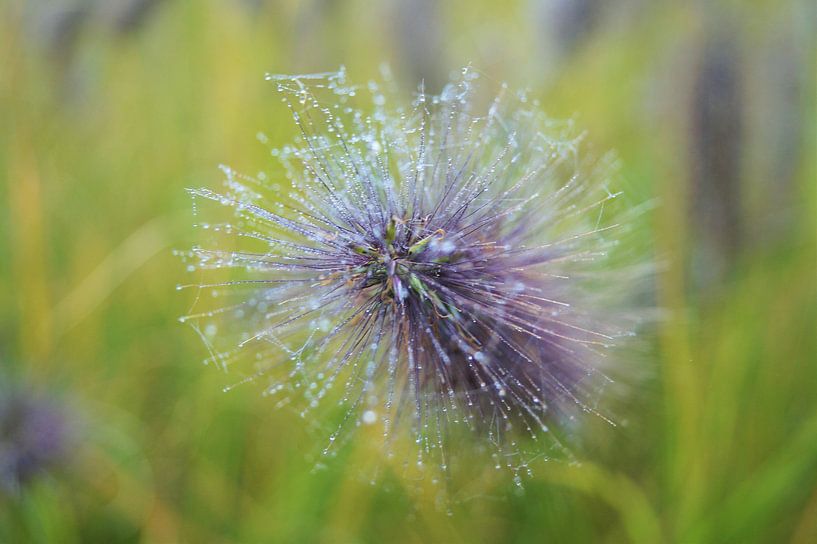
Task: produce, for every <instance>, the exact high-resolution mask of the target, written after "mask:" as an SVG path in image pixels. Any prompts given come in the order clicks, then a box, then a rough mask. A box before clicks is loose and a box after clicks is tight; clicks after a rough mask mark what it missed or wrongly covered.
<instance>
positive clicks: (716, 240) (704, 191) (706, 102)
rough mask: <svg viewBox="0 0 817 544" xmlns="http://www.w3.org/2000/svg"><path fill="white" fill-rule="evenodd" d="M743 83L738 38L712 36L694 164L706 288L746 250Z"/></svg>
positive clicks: (696, 118)
mask: <svg viewBox="0 0 817 544" xmlns="http://www.w3.org/2000/svg"><path fill="white" fill-rule="evenodd" d="M742 83H743V81H742V73H741V62H740V57H739V53H738V48H737V45H736V44H735V42H734V35H733V34H732V33H731V32H729V30H728V29H726V28H724V29H720V30H718V31H715V32H713V34H712V35H711V36H710V37H709V38H708V40H707V42H706V44H705V45H704V48H703V50H702V51H701V56H700V58H699V64H698V67H697V71H696V74H695V80H694V88H693V97H692V111H691V138H690V145H691V148H690V163H689V164H690V175H691V177H692V183H691V187H692V191H691V197H692V202H691V212H692V217H691V218H690V221H691V223H692V225H693V231H694V232H696V238H695V239H696V248H695V249H696V255H695V260H694V265H695V270H694V275H695V276H696V279H697V280H698V283H699V284H700V285H702V286H704V287H705V286H712V285H718V284H720V283H721V281H722V280H723V279H724V276H725V275H726V274H728V273H729V271H730V270H731V269H732V267H733V265H734V261H735V259H736V257H737V254H738V250H739V248H740V245H741V232H742V225H741V216H742V208H741V205H742V201H741V195H742V191H741V179H742V178H741V159H742V149H743V128H744V127H743V125H744V114H743V85H742Z"/></svg>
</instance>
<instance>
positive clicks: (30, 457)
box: [0, 385, 70, 494]
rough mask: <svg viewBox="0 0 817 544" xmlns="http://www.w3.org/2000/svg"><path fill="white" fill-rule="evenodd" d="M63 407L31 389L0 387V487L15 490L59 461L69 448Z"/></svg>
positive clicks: (62, 459) (63, 457) (9, 490)
mask: <svg viewBox="0 0 817 544" xmlns="http://www.w3.org/2000/svg"><path fill="white" fill-rule="evenodd" d="M69 434H70V430H69V425H68V421H67V420H66V416H65V413H64V411H63V410H62V409H61V407H60V406H57V405H56V404H54V403H52V402H51V401H49V400H48V399H45V398H43V397H41V396H39V395H37V394H36V393H34V392H33V391H31V390H28V389H18V388H13V387H11V386H10V385H4V386H2V387H0V491H4V492H6V493H11V494H14V493H17V492H18V490H19V489H20V488H21V487H22V486H24V485H25V484H26V483H27V482H29V481H30V480H32V479H33V478H34V477H36V476H37V475H39V474H42V473H44V472H46V471H48V470H50V469H52V468H54V467H56V466H58V465H60V464H61V463H62V462H63V461H64V460H65V459H66V456H67V453H68V449H69V447H68V446H69V445H68V442H69Z"/></svg>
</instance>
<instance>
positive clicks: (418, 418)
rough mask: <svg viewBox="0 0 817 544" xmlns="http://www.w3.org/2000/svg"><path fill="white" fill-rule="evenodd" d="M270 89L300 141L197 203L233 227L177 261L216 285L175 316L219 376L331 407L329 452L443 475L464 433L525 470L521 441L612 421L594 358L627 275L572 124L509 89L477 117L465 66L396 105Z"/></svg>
mask: <svg viewBox="0 0 817 544" xmlns="http://www.w3.org/2000/svg"><path fill="white" fill-rule="evenodd" d="M268 79H269V80H271V81H272V82H273V84H274V85H276V87H277V91H278V92H279V94H280V96H281V97H282V100H283V102H284V103H285V104H286V105H287V106H288V107H289V109H290V110H291V113H292V115H293V117H294V120H295V125H296V126H297V128H298V131H299V136H298V138H297V139H296V140H295V141H294V142H293V143H291V144H288V145H285V146H283V147H273V148H272V149H271V153H272V155H273V156H274V157H276V158H277V159H278V160H279V161H280V163H281V164H282V165H283V168H282V169H281V171H280V172H276V173H275V174H273V175H267V174H266V173H259V174H258V175H256V176H243V175H240V174H238V173H236V172H235V171H233V170H232V169H230V168H224V172H225V174H226V182H225V187H226V189H225V190H224V191H222V192H215V191H211V190H209V189H194V190H191V194H192V195H193V196H194V207H195V209H196V213H197V216H199V217H201V216H202V215H204V214H205V212H204V211H203V210H202V209H201V208H202V207H203V206H204V205H205V203H215V204H217V205H220V206H223V207H226V209H228V210H231V212H232V215H233V216H232V217H231V218H230V219H229V221H225V222H222V223H199V226H200V227H201V228H202V229H204V230H206V231H208V232H210V233H212V236H211V237H210V240H209V242H208V244H209V245H208V246H207V247H203V248H195V249H193V250H192V251H191V252H186V253H185V254H184V255H185V257H186V258H187V259H188V262H189V268H190V269H191V270H200V271H202V272H201V273H202V274H205V273H206V274H214V275H215V276H214V279H213V281H202V282H201V283H195V284H191V285H190V286H188V287H194V288H196V289H197V291H198V295H197V297H196V300H197V306H196V308H195V310H194V311H192V312H191V313H190V314H189V315H187V316H185V317H183V318H182V320H183V321H185V322H188V323H190V324H192V325H193V327H194V329H195V330H196V331H197V332H198V333H199V334H200V336H201V337H202V338H203V339H204V341H205V343H206V344H207V346H208V348H209V350H210V357H209V358H208V362H211V363H215V364H218V365H220V366H222V367H224V368H239V369H241V371H242V372H245V373H246V378H245V380H244V381H249V380H254V379H257V378H259V377H261V376H269V378H270V385H269V386H268V388H267V392H268V393H269V394H270V395H272V396H275V397H276V398H277V399H278V404H279V405H287V404H292V405H296V406H297V408H296V410H297V411H298V413H299V414H301V415H302V416H304V417H306V416H307V415H308V414H310V413H311V411H312V410H314V409H316V408H317V407H318V406H320V405H321V404H322V403H324V402H325V399H327V398H331V399H333V400H332V402H333V403H335V404H336V403H338V402H339V403H340V404H341V405H342V406H343V407H344V414H345V415H344V417H342V418H341V421H340V422H339V424H338V425H337V427H334V428H333V430H332V431H330V433H329V437H328V446H327V448H326V450H325V452H326V453H331V452H332V451H333V448H334V447H335V443H336V439H337V438H338V437H339V436H340V435H341V433H342V432H343V431H344V429H346V428H349V427H355V426H360V425H379V426H381V427H382V431H383V437H384V442H385V444H386V445H387V449H388V448H389V447H390V446H389V445H390V444H391V443H392V442H393V440H394V437H395V436H397V435H398V430H399V429H400V428H408V429H411V430H412V432H411V433H410V435H411V436H412V437H414V440H415V442H416V443H417V445H418V448H417V450H418V459H419V462H421V463H422V462H423V459H424V458H425V457H428V456H431V455H436V454H438V455H437V456H438V458H440V459H441V460H442V461H441V463H442V466H443V467H444V468H445V464H446V462H447V461H446V460H445V459H446V454H445V449H446V442H447V441H448V440H449V438H448V437H449V436H450V435H451V434H452V433H454V432H457V431H456V430H457V429H468V430H470V431H471V432H472V434H474V435H475V436H478V437H484V438H485V439H486V440H487V441H488V443H490V444H492V445H493V447H494V449H495V451H496V452H498V453H497V454H495V457H496V458H497V459H498V460H499V461H498V463H497V464H498V466H500V465H507V466H518V465H519V463H520V460H519V459H518V458H514V451H515V450H514V448H518V447H519V446H518V443H519V441H520V440H523V439H524V440H528V439H532V440H533V441H534V442H536V443H547V444H548V445H549V446H552V445H555V444H558V440H557V439H556V438H555V435H556V434H558V433H554V432H552V429H551V427H552V426H553V425H554V423H558V424H559V425H561V426H564V425H565V424H567V425H572V423H571V422H573V421H574V420H575V419H576V415H577V414H580V413H593V414H596V415H598V416H599V417H604V416H603V415H602V414H601V413H600V412H599V411H598V410H597V409H596V408H595V402H596V399H597V396H598V392H599V389H600V388H601V387H603V386H604V384H606V383H608V382H609V379H608V378H607V377H606V375H605V373H604V368H603V361H605V356H606V353H607V352H608V351H609V349H608V348H610V347H611V346H614V345H615V344H616V341H617V339H618V338H620V337H622V336H626V335H629V334H630V331H631V330H632V320H631V319H630V318H629V317H628V316H627V315H625V313H624V312H623V311H622V312H620V313H616V308H619V307H623V305H621V304H620V303H621V302H622V301H625V300H626V299H627V297H628V293H629V290H630V287H629V282H630V278H631V276H628V275H627V274H623V273H621V271H620V269H619V267H617V266H613V264H614V263H615V262H616V261H615V258H613V257H611V251H613V250H614V247H615V246H616V245H617V244H618V242H619V241H620V240H621V239H622V238H621V236H619V234H620V232H621V224H620V222H618V221H617V220H616V216H617V213H614V208H616V206H615V204H616V203H615V202H614V200H615V199H616V197H617V196H618V194H617V193H615V192H612V191H611V190H610V189H609V188H608V181H609V175H610V169H611V161H610V160H607V159H605V160H601V161H597V162H596V163H590V162H585V161H582V160H580V158H579V155H578V152H577V150H578V143H579V139H580V138H579V137H578V136H577V135H576V133H575V131H574V129H573V127H572V124H571V123H569V122H567V123H560V122H554V121H552V120H549V119H548V118H547V117H545V116H544V115H543V114H542V113H540V112H539V111H538V107H539V105H538V103H536V102H535V101H532V100H530V99H529V98H528V97H527V96H526V95H525V94H522V93H520V94H512V93H510V92H509V91H508V90H507V89H505V88H504V87H503V88H502V89H501V90H500V92H499V94H498V96H496V98H495V99H494V100H492V101H489V102H487V103H486V104H485V107H484V108H480V107H479V106H478V104H479V97H478V94H479V93H478V92H477V89H478V87H477V86H476V85H475V82H476V79H477V75H476V73H475V72H474V71H472V70H470V69H465V70H463V72H462V74H461V75H460V77H458V78H457V79H456V80H455V81H453V82H452V83H450V84H449V85H448V86H446V87H445V89H444V90H443V91H442V92H441V94H440V95H436V96H428V95H426V94H425V93H423V92H422V90H421V91H420V92H419V93H418V94H417V95H416V97H415V99H414V100H413V101H412V102H411V104H410V105H408V106H406V107H401V106H399V105H397V106H393V105H392V104H391V103H392V102H397V103H398V104H399V100H397V99H395V98H394V97H395V96H396V95H397V93H396V91H394V90H393V89H390V88H389V87H390V79H389V78H388V77H385V78H384V80H385V83H377V82H371V83H369V84H368V85H367V86H354V85H350V84H349V83H348V82H347V79H346V73H345V72H344V71H343V70H341V71H339V72H337V73H329V74H316V75H303V76H268ZM363 95H369V96H370V97H371V105H367V106H365V108H366V109H359V108H358V107H357V106H355V103H356V101H357V100H358V99H360V98H361V97H362V96H363ZM260 139H261V140H262V141H265V142H266V141H267V138H266V137H265V136H263V135H260ZM182 287H185V286H182ZM211 301H215V302H211ZM201 306H204V308H201ZM296 399H302V402H293V401H295V400H296ZM523 437H527V438H523Z"/></svg>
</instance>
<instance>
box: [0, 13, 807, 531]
mask: <svg viewBox="0 0 817 544" xmlns="http://www.w3.org/2000/svg"><path fill="white" fill-rule="evenodd" d="M815 33H817V8H815V5H814V4H813V3H811V2H808V1H802V2H800V1H787V0H783V1H771V0H768V1H764V0H759V1H755V2H714V1H713V2H708V1H707V2H705V1H698V2H670V1H667V0H621V1H618V2H606V1H603V0H508V1H506V2H490V1H487V0H456V1H450V2H436V1H434V0H383V1H379V2H373V1H368V0H350V1H341V0H305V1H302V2H297V1H295V0H269V1H263V0H255V1H252V0H245V1H240V0H220V1H216V0H213V1H201V2H193V1H189V0H188V1H181V0H164V1H161V0H153V1H151V0H54V1H48V2H46V1H30V2H15V1H8V0H6V1H2V2H0V380H1V381H2V387H0V396H2V397H3V398H2V399H0V542H3V543H18V542H49V543H50V542H106V543H114V542H151V543H152V542H158V543H164V542H223V543H227V542H298V543H308V542H340V543H347V542H348V543H358V542H359V543H369V542H371V543H375V542H377V543H379V542H441V543H448V542H451V543H457V542H463V543H469V544H470V543H475V542H509V543H515V542H627V541H632V542H646V543H660V542H718V543H721V542H723V543H730V542H734V543H745V542H775V543H776V542H792V543H798V544H806V543H810V542H817V287H816V286H817V221H816V220H815V218H817V168H815V156H816V153H815V152H817V147H816V146H817V140H816V138H815V135H816V134H817V117H816V116H817V112H816V110H815V97H816V96H817V94H816V93H815V66H817V62H816V61H817V56H815V53H816V51H817V50H815V41H814V40H815V39H814V35H815ZM383 62H387V63H389V64H390V65H391V68H392V71H393V73H394V74H395V76H396V78H397V80H398V81H399V82H400V84H401V86H402V87H403V88H404V89H406V92H407V94H408V93H409V92H410V91H411V90H413V89H415V88H416V86H417V84H418V82H419V81H420V80H424V81H425V84H426V88H427V89H429V90H431V91H434V90H439V89H440V88H441V86H442V85H443V84H444V82H445V81H446V79H447V77H448V74H449V72H451V70H456V69H457V68H458V67H461V66H463V65H464V64H467V63H471V64H472V65H473V66H474V67H475V68H476V69H478V70H479V71H480V72H482V73H483V74H484V76H485V77H486V78H487V79H488V80H489V81H496V82H499V81H507V82H508V84H509V85H510V86H511V87H512V88H513V87H527V88H530V89H531V93H532V95H534V96H536V97H538V98H539V99H540V100H541V103H542V105H543V106H542V107H543V108H544V109H545V111H546V112H547V113H548V114H550V115H551V116H553V117H557V118H566V117H572V118H575V119H576V122H577V124H578V126H580V127H583V128H585V129H587V131H588V133H589V138H588V142H589V146H590V149H591V150H596V151H599V152H603V151H606V150H609V149H615V150H617V152H618V154H619V156H620V157H621V162H622V165H623V166H622V171H621V178H622V179H623V180H624V181H625V182H626V185H627V188H628V189H627V190H628V193H629V195H631V197H632V198H633V200H634V201H636V202H638V201H648V200H651V199H656V201H657V203H658V205H657V206H656V207H655V209H654V211H653V212H650V213H647V214H645V215H644V216H643V220H642V223H643V224H641V225H639V229H638V232H639V236H641V237H642V238H643V240H644V241H645V243H646V245H650V246H651V247H654V248H655V254H656V256H657V261H658V263H659V267H658V274H657V280H656V285H655V288H654V292H655V301H656V305H657V307H659V308H660V309H661V312H660V313H659V317H658V319H657V320H655V325H654V327H651V328H648V330H646V331H645V332H644V335H643V337H642V343H643V346H642V347H641V348H640V349H641V352H642V353H641V355H640V356H639V357H638V364H639V365H640V366H641V368H642V370H643V372H642V374H643V377H642V378H641V379H640V380H639V381H638V383H637V386H636V387H633V388H632V390H631V392H630V398H629V400H628V402H627V403H626V406H625V407H624V409H623V412H622V413H621V414H619V415H620V416H621V420H622V421H624V422H625V423H626V424H625V425H622V426H620V427H618V428H615V429H608V428H606V427H600V428H598V429H596V427H593V428H592V431H593V436H591V437H590V438H586V439H584V440H583V441H582V442H583V443H586V444H588V445H587V446H586V447H584V449H583V450H582V452H581V457H582V458H583V459H584V462H583V463H582V464H581V465H573V464H567V463H561V462H551V463H546V464H544V465H543V466H542V467H539V468H537V470H536V472H535V474H534V476H533V477H532V478H530V479H529V480H528V481H526V482H525V485H524V488H523V489H521V490H520V489H519V488H518V487H517V486H515V485H514V484H513V482H512V481H511V478H510V477H509V476H507V475H503V474H501V473H497V471H495V470H493V468H491V467H483V466H480V465H478V464H477V465H475V466H474V467H473V472H472V474H471V475H470V477H469V478H468V480H467V481H461V482H453V483H452V492H451V495H452V497H453V500H450V501H443V502H442V503H441V501H440V500H439V497H438V494H437V493H436V492H434V491H433V490H429V489H428V487H429V486H426V485H424V484H422V483H421V484H419V485H418V484H417V483H416V482H413V483H408V482H405V481H402V480H401V478H400V477H399V476H397V475H395V474H390V473H389V472H388V470H386V471H385V474H384V476H383V478H382V479H381V480H380V481H378V482H377V483H375V484H374V485H372V484H370V483H369V482H368V481H365V480H364V479H363V478H360V477H358V471H357V470H356V469H353V468H350V467H352V466H354V463H355V462H357V463H360V459H361V458H362V459H364V460H365V459H366V455H369V456H371V455H373V454H371V453H366V451H365V450H366V447H367V446H366V445H365V441H363V442H364V443H363V444H360V443H358V444H357V445H356V446H352V447H351V451H350V453H348V455H341V456H339V457H338V458H337V459H335V460H333V462H331V463H329V464H328V465H327V466H326V467H325V468H324V469H323V470H320V471H315V470H314V466H313V465H314V462H313V461H311V460H309V456H310V453H312V452H314V450H315V449H316V448H318V447H319V444H320V442H319V438H321V437H316V436H315V434H314V433H310V432H309V430H308V429H305V428H304V425H303V422H302V421H300V420H297V419H296V418H293V417H292V415H291V414H290V413H287V412H286V411H276V410H273V409H272V406H271V403H270V401H269V399H265V398H263V397H262V396H261V394H260V391H261V388H260V387H254V386H252V385H250V386H247V387H241V388H238V389H235V390H233V391H232V392H230V393H223V392H222V388H223V387H224V386H225V385H229V384H230V383H232V382H233V381H235V380H234V379H232V380H231V377H230V376H225V375H224V374H223V373H221V372H219V371H218V370H216V369H214V368H210V367H204V366H202V365H201V360H202V359H203V358H204V356H205V353H204V348H203V346H202V345H201V344H200V342H199V340H198V339H197V338H196V337H195V335H194V334H193V333H192V332H191V331H190V330H189V329H188V328H185V327H183V326H181V325H179V323H178V322H177V317H178V316H180V315H182V314H183V313H185V311H186V310H187V308H188V307H189V305H190V300H189V297H187V296H185V293H177V292H176V291H175V289H174V287H175V285H176V284H177V283H180V282H185V281H189V278H187V277H186V273H185V272H184V266H183V265H182V264H181V263H180V261H179V260H178V259H177V258H175V257H174V256H173V255H172V250H173V249H186V248H188V247H190V245H191V244H192V243H194V241H195V240H196V233H195V232H194V230H193V228H192V223H193V218H192V214H191V207H190V201H189V199H188V197H187V196H186V194H185V192H184V188H185V187H189V186H201V185H204V186H210V187H217V186H218V184H219V183H220V181H221V175H220V172H219V171H218V169H217V165H218V164H220V163H228V164H230V165H231V166H233V167H234V168H236V169H238V170H242V171H246V172H249V173H254V172H257V171H259V170H262V169H267V168H270V166H271V164H272V163H271V158H270V157H269V153H268V149H267V147H266V146H264V145H261V144H259V143H258V142H257V140H256V133H257V132H259V131H264V132H265V133H266V134H267V135H268V136H269V137H270V139H271V140H272V141H273V142H283V141H286V140H287V139H288V138H290V137H292V136H293V135H294V133H295V129H294V126H293V125H292V123H291V119H290V117H289V114H288V113H287V111H286V110H285V109H284V108H282V107H281V105H280V103H279V101H278V98H277V96H276V95H275V93H274V89H273V88H272V87H271V84H270V83H267V82H265V81H264V80H263V76H264V73H265V72H277V73H300V72H315V71H326V70H333V69H335V68H337V67H338V66H339V65H341V64H343V65H345V66H346V67H347V69H348V71H349V73H350V77H351V79H352V80H356V81H365V80H366V79H367V78H370V77H376V76H377V75H378V67H379V66H380V64H381V63H383ZM9 406H11V408H9ZM32 414H33V415H32ZM31 429H33V431H32V430H31ZM27 430H28V431H30V432H28V431H27ZM44 437H45V438H44ZM48 439H50V440H51V441H49V440H48ZM53 442H58V444H55V443H53ZM358 442H361V441H358ZM15 448H16V449H15ZM15 452H17V453H16V455H17V457H14V455H15ZM20 452H23V453H20ZM26 455H27V456H28V457H25V456H26ZM356 457H357V461H355V458H356ZM15 459H16V461H15ZM24 462H25V463H28V464H27V465H26V466H27V467H28V469H30V470H26V471H23V470H22V466H23V463H24ZM15 463H16V464H15Z"/></svg>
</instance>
